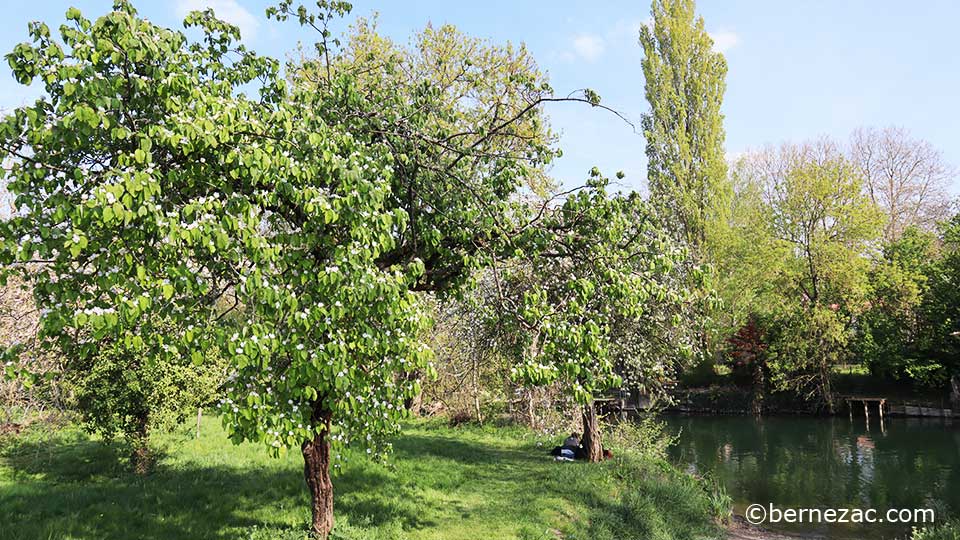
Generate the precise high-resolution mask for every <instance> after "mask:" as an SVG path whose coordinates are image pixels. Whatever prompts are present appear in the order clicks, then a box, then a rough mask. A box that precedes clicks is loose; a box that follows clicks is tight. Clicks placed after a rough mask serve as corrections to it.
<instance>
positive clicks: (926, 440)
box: [664, 416, 960, 540]
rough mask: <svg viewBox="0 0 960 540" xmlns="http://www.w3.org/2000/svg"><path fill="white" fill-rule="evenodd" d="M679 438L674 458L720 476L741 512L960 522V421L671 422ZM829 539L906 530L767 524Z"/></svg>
mask: <svg viewBox="0 0 960 540" xmlns="http://www.w3.org/2000/svg"><path fill="white" fill-rule="evenodd" d="M664 421H665V422H666V423H667V426H668V428H669V430H670V431H671V432H673V433H675V434H678V436H679V440H678V442H677V444H676V445H674V446H673V447H671V448H670V455H671V458H672V459H673V460H674V461H676V462H677V463H679V464H680V465H681V466H682V467H684V468H685V469H687V470H689V471H691V472H695V473H698V474H701V475H707V476H710V477H713V478H716V479H717V480H718V481H719V482H721V483H722V484H723V486H724V487H725V488H726V490H727V492H728V493H729V494H730V496H731V497H732V498H733V499H734V503H735V508H734V509H735V511H736V512H737V513H738V514H741V515H742V514H743V512H744V510H745V509H746V507H747V506H749V505H750V504H752V503H761V504H769V503H773V504H774V505H775V506H776V507H778V508H823V509H826V508H862V509H867V508H876V509H877V511H878V515H880V516H882V515H883V514H884V513H885V512H886V510H887V509H889V508H898V509H899V508H909V509H913V508H932V509H934V510H935V511H936V518H937V521H940V520H942V519H945V518H947V517H948V516H953V517H956V516H960V422H952V423H949V422H945V421H943V420H939V419H919V418H917V419H913V418H893V419H888V420H887V421H886V422H885V424H884V429H882V430H881V428H880V425H879V424H877V422H876V419H875V418H871V424H870V427H869V429H868V428H867V427H866V426H865V423H864V419H863V418H854V419H853V421H852V422H851V421H850V420H849V419H848V418H839V417H838V418H795V417H771V418H763V419H754V418H752V417H744V416H724V417H710V416H666V417H664ZM766 526H767V527H768V528H770V529H774V530H780V531H783V532H794V533H795V532H803V533H811V534H817V535H821V536H824V537H827V538H836V539H841V538H842V539H850V538H856V539H861V538H864V539H866V538H868V539H871V540H872V539H891V538H903V537H904V533H905V532H906V531H908V530H909V527H904V526H903V525H890V524H882V525H881V524H870V525H859V526H858V525H832V526H828V525H809V524H808V525H780V526H774V525H766Z"/></svg>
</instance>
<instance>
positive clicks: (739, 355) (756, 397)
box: [727, 317, 767, 414]
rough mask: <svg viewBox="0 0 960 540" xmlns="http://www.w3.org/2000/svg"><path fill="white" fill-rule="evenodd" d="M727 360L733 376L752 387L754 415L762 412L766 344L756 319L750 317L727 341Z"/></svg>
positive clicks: (764, 387)
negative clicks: (744, 379)
mask: <svg viewBox="0 0 960 540" xmlns="http://www.w3.org/2000/svg"><path fill="white" fill-rule="evenodd" d="M727 345H728V350H727V354H728V358H729V364H730V367H731V368H732V369H733V372H734V375H735V376H739V377H741V378H749V380H750V381H751V382H752V386H753V402H752V405H751V408H752V409H753V413H754V414H761V413H762V412H763V398H764V396H765V395H766V380H767V377H766V372H767V358H766V350H767V344H766V342H764V332H763V329H762V328H761V326H760V324H759V323H758V322H757V319H756V317H750V318H749V319H748V320H747V322H746V324H744V325H743V326H741V327H740V329H739V330H737V332H736V333H735V334H734V335H732V336H730V337H729V338H728V339H727Z"/></svg>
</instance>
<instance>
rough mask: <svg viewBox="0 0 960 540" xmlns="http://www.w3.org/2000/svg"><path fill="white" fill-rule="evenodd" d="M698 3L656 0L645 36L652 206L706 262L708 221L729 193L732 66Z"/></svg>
mask: <svg viewBox="0 0 960 540" xmlns="http://www.w3.org/2000/svg"><path fill="white" fill-rule="evenodd" d="M694 11H695V4H694V1H693V0H654V1H653V4H652V6H651V15H652V18H653V22H652V23H651V24H648V25H644V26H643V27H642V28H641V30H640V45H641V46H642V47H643V51H644V59H643V75H644V77H645V79H646V84H645V94H646V98H647V101H648V102H649V103H650V112H649V113H647V114H645V115H644V116H643V118H642V126H643V132H644V136H645V137H646V139H647V161H648V163H647V179H648V182H649V184H650V200H651V202H652V204H653V206H654V208H655V209H656V211H657V213H658V214H659V215H660V217H661V219H662V220H663V221H664V222H665V223H666V224H668V225H670V226H671V228H673V229H674V230H675V231H677V234H678V236H680V237H681V238H683V239H685V240H687V241H688V242H690V244H691V245H692V247H693V248H694V252H695V254H696V255H697V256H698V257H701V258H702V257H703V253H702V247H703V244H704V242H705V241H706V236H707V229H708V223H710V221H711V219H712V217H713V216H715V215H716V213H717V212H719V211H720V209H722V208H723V207H724V204H723V201H725V200H726V198H727V194H728V193H729V187H728V183H727V178H726V176H727V166H726V162H725V160H724V149H723V143H724V131H723V115H722V114H721V113H720V105H721V103H722V101H723V93H724V91H725V89H726V83H725V81H724V79H725V77H726V74H727V63H726V61H725V60H724V58H723V55H722V54H720V53H719V52H716V51H714V50H713V40H712V39H711V38H710V35H709V34H707V31H706V30H705V29H704V24H703V18H701V17H697V16H696V15H695V13H694Z"/></svg>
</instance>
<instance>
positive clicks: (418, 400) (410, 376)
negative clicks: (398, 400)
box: [403, 370, 423, 416]
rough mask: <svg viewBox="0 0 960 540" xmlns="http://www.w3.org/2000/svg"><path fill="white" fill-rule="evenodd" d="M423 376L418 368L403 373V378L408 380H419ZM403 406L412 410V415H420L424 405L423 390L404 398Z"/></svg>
mask: <svg viewBox="0 0 960 540" xmlns="http://www.w3.org/2000/svg"><path fill="white" fill-rule="evenodd" d="M421 376H422V373H421V372H420V370H416V371H413V372H410V373H407V374H405V375H403V378H404V379H405V380H407V381H419V380H420V377H421ZM403 407H404V408H405V409H407V411H409V412H410V416H420V409H421V408H422V407H423V390H420V391H418V392H417V393H416V394H415V395H414V396H412V397H408V398H407V399H405V400H403Z"/></svg>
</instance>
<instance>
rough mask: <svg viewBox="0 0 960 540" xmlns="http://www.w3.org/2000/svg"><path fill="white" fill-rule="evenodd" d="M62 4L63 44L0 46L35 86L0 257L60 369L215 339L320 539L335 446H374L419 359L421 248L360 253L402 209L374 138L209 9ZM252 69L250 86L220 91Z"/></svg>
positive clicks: (242, 409) (232, 409) (15, 140)
mask: <svg viewBox="0 0 960 540" xmlns="http://www.w3.org/2000/svg"><path fill="white" fill-rule="evenodd" d="M67 19H68V21H69V22H68V24H66V25H63V26H61V28H60V37H61V40H62V42H57V41H55V40H54V39H53V38H52V37H51V36H50V32H49V29H48V28H47V26H46V25H43V24H41V23H35V24H33V25H31V29H30V32H31V37H32V38H33V43H32V44H28V43H24V44H21V45H18V46H17V48H16V49H15V50H14V52H13V53H12V54H11V55H9V56H8V60H9V62H10V64H11V66H12V67H13V69H14V73H15V75H16V76H17V78H18V80H20V81H21V82H23V83H30V82H31V81H34V80H37V79H39V80H40V82H41V83H43V84H44V86H45V90H46V97H43V98H41V99H40V100H38V101H37V102H36V103H35V104H33V105H30V106H27V107H22V108H19V109H17V110H15V111H14V112H13V113H12V114H11V115H9V116H8V117H6V118H5V119H4V121H3V124H2V126H0V147H2V148H3V151H4V154H5V157H11V158H12V168H11V170H10V184H9V188H10V191H11V193H13V194H14V195H15V196H16V206H17V213H16V215H15V216H14V217H12V218H11V219H10V220H8V221H6V222H4V223H3V225H2V239H3V258H4V262H5V263H7V266H6V270H5V271H6V272H18V271H26V270H25V268H26V267H25V266H24V263H27V262H32V263H34V264H38V265H40V266H39V267H38V270H37V272H38V275H37V277H36V287H35V295H36V298H37V302H38V304H39V306H40V307H41V308H43V309H44V310H45V313H44V315H43V317H42V320H41V326H42V338H43V339H44V342H45V343H46V344H47V346H49V347H52V348H56V349H58V350H59V351H61V352H62V354H63V356H64V358H67V359H69V362H70V365H68V366H66V369H68V370H70V369H87V368H90V367H91V366H92V369H94V370H95V369H98V365H100V364H98V359H100V358H103V356H101V354H100V353H101V351H104V350H108V351H113V353H114V356H115V355H122V356H125V357H127V358H130V357H135V358H136V359H137V361H138V363H142V366H136V365H134V366H130V367H131V369H134V370H141V369H145V368H146V366H152V365H156V364H176V363H183V362H186V363H187V364H189V363H190V362H191V361H192V362H195V363H197V364H200V363H202V362H203V360H204V355H205V353H206V351H209V350H211V349H212V348H213V347H216V348H218V349H219V350H221V351H223V353H224V354H225V355H227V356H228V357H229V358H230V361H231V364H232V366H233V369H232V373H231V374H230V383H229V385H228V388H227V394H228V395H227V397H225V398H224V401H223V404H224V408H223V411H224V413H225V415H224V421H225V423H226V425H227V427H228V429H229V431H230V433H231V437H232V438H234V439H235V440H241V439H251V440H258V441H263V442H264V443H266V444H267V445H269V446H270V448H272V449H273V450H274V451H275V452H280V451H282V450H283V449H286V448H291V447H298V446H299V447H300V448H301V451H302V453H303V457H304V460H305V464H306V466H305V475H306V480H307V484H308V485H309V487H310V490H311V493H312V495H313V510H314V523H313V526H314V529H315V530H316V531H317V532H318V533H320V534H321V536H325V535H326V533H327V532H329V530H330V528H331V527H332V519H333V516H332V501H333V492H332V484H331V481H330V476H329V465H330V460H331V456H333V455H334V452H335V447H336V446H338V445H342V444H347V443H350V442H353V441H357V442H360V443H362V444H364V445H365V446H366V447H367V451H368V452H369V453H371V454H372V453H377V452H380V451H382V450H383V449H384V447H383V445H382V444H381V443H379V441H381V440H382V439H383V435H384V434H387V433H393V432H394V431H395V430H396V429H398V424H397V420H398V418H399V417H400V416H401V414H402V412H401V411H402V407H401V406H399V404H402V402H403V398H404V397H405V396H407V395H408V394H410V393H411V392H412V391H413V390H414V389H415V388H414V387H415V384H414V383H406V384H397V383H396V382H395V381H396V380H397V375H398V374H402V373H404V372H406V371H408V370H413V369H416V368H422V367H424V366H425V361H426V360H427V358H428V352H427V351H426V350H425V349H424V348H423V347H421V346H419V345H417V344H416V343H415V341H414V339H413V338H414V337H415V335H416V334H417V332H418V331H419V329H420V327H421V325H422V323H423V318H422V317H421V314H420V310H419V308H418V307H417V304H416V302H415V298H414V297H413V296H412V293H411V292H410V291H409V286H410V283H411V281H412V280H413V279H415V278H416V276H418V275H419V273H420V272H422V269H423V265H422V264H421V263H419V262H418V261H416V260H413V261H405V262H404V263H398V264H395V265H386V266H385V265H381V264H378V263H377V258H378V257H380V256H381V255H382V254H383V253H384V252H386V251H387V250H389V249H390V248H391V247H393V245H394V243H395V236H394V231H396V230H397V229H402V228H403V226H404V223H405V222H406V219H407V216H406V214H405V213H404V212H403V211H402V210H398V209H387V208H385V204H384V201H385V199H386V197H387V196H388V195H389V191H390V186H391V184H390V178H391V176H392V174H393V168H392V166H391V164H390V163H391V160H390V155H389V154H388V153H387V152H385V151H383V149H382V148H378V147H376V146H372V145H369V144H364V143H361V142H358V141H357V140H356V139H355V138H354V137H352V136H351V135H350V134H348V133H345V132H344V131H342V130H340V129H337V128H334V127H331V126H329V125H327V123H326V122H324V121H323V120H322V119H321V118H320V117H319V116H318V115H317V114H315V113H314V111H315V110H317V109H318V108H319V107H318V103H317V102H316V96H315V95H314V94H311V93H287V92H286V90H285V83H284V81H283V80H282V78H280V77H279V75H278V72H279V70H278V66H277V63H276V62H275V61H272V60H268V59H263V58H259V57H257V56H256V55H254V54H252V53H250V52H249V51H246V50H245V49H244V48H243V47H242V46H236V45H235V44H234V40H235V39H236V38H237V31H236V29H235V28H233V27H231V26H228V25H226V24H224V23H221V22H219V21H217V20H216V19H214V18H213V16H212V13H209V12H205V13H194V14H191V15H190V16H189V17H188V19H187V21H186V24H187V25H188V26H198V27H199V28H200V29H201V30H203V32H204V36H205V37H204V41H203V42H202V43H189V42H188V41H187V40H186V38H185V37H184V35H183V34H181V33H179V32H174V31H170V30H167V29H163V28H159V27H157V26H154V25H152V24H151V23H149V22H147V21H145V20H143V19H140V18H138V17H137V14H136V12H135V10H134V9H133V8H132V7H131V6H130V5H129V4H127V3H126V2H118V3H117V4H116V5H115V11H113V12H112V13H109V14H107V15H106V16H104V17H102V18H100V19H99V20H97V21H96V22H91V21H89V20H87V19H85V18H83V17H82V15H81V14H80V13H79V12H78V11H76V10H70V11H69V12H68V13H67ZM228 54H229V55H233V56H228ZM228 58H236V59H235V60H233V61H230V60H228ZM254 81H259V82H260V86H261V90H260V96H258V97H257V98H251V97H249V96H247V95H245V94H244V93H242V92H240V91H239V89H240V87H242V86H243V85H246V84H249V83H251V82H254ZM342 84H343V86H342V90H343V91H349V82H348V81H344V82H343V83H342ZM231 320H233V323H231V322H230V321H231ZM101 364H102V362H101ZM100 384H109V379H106V380H103V379H102V380H100ZM111 395H119V394H118V393H117V392H111Z"/></svg>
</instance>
